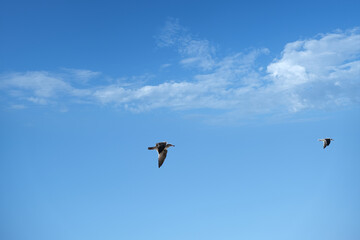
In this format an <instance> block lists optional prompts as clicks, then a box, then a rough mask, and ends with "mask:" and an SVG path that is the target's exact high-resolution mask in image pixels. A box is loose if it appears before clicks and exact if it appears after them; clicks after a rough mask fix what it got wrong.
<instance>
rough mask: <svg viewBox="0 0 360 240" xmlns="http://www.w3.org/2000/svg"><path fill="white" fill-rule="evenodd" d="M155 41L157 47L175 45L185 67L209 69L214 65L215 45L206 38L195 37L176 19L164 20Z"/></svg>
mask: <svg viewBox="0 0 360 240" xmlns="http://www.w3.org/2000/svg"><path fill="white" fill-rule="evenodd" d="M157 42H158V46H159V47H175V49H176V50H177V51H178V53H179V54H180V55H181V56H182V60H181V61H180V63H181V64H182V65H184V66H185V67H196V68H200V69H202V70H211V69H212V68H213V67H214V65H215V60H214V56H215V52H216V50H215V47H214V46H212V45H211V44H210V42H209V41H208V40H204V39H197V38H195V37H194V36H193V35H191V34H190V33H189V31H188V30H187V29H186V28H184V27H182V26H181V25H180V24H179V21H178V20H176V19H175V20H174V19H171V20H169V21H167V22H166V24H165V27H164V28H163V29H162V32H161V34H160V35H159V36H158V37H157Z"/></svg>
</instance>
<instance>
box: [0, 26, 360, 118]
mask: <svg viewBox="0 0 360 240" xmlns="http://www.w3.org/2000/svg"><path fill="white" fill-rule="evenodd" d="M157 44H158V46H159V47H169V48H173V49H174V50H175V51H176V52H177V53H178V54H179V56H180V61H179V62H178V67H179V69H180V70H179V71H187V69H188V68H191V70H192V71H191V72H192V73H193V74H192V75H191V76H189V79H188V80H187V81H166V80H165V81H163V83H161V84H157V85H151V84H147V85H146V84H142V85H140V86H138V85H136V86H134V85H132V84H131V81H130V80H129V82H127V83H124V82H123V81H122V83H121V84H120V83H119V82H116V81H112V82H111V83H109V84H105V85H96V86H95V85H91V84H88V81H89V80H90V79H101V78H102V77H104V76H103V74H101V73H99V72H93V71H91V70H78V69H63V72H60V73H59V72H58V73H54V72H46V71H37V72H34V71H33V72H22V73H10V74H2V75H0V91H2V92H4V93H6V94H7V96H9V98H10V99H13V101H14V100H17V101H18V102H17V103H16V106H22V107H18V108H17V109H22V108H23V106H24V105H26V102H29V103H33V104H42V105H49V104H50V105H51V104H54V103H56V102H58V101H64V100H66V102H71V101H73V102H82V101H86V102H88V103H93V104H104V105H112V106H116V107H119V108H124V109H128V110H130V111H135V112H142V111H149V110H152V109H158V108H168V109H171V110H174V111H180V110H196V109H215V110H221V111H222V112H223V113H226V114H229V113H233V114H238V115H245V116H246V115H249V114H255V115H256V114H271V113H279V112H280V113H288V112H298V111H305V110H310V109H326V108H337V107H341V106H347V105H354V104H359V103H360V31H359V29H351V30H348V31H337V32H333V33H327V34H319V35H317V36H315V37H313V38H309V39H305V40H298V41H295V42H290V43H288V44H286V46H285V47H284V49H283V51H282V53H281V54H278V55H279V56H280V57H279V58H278V59H274V60H273V61H272V62H270V63H269V64H268V65H265V66H259V63H258V62H257V60H258V59H259V57H260V56H261V55H264V54H268V53H269V50H268V49H265V48H264V49H255V50H252V51H248V52H246V53H241V52H240V53H234V54H231V55H228V56H225V57H219V55H218V54H217V49H216V48H215V47H214V46H213V45H212V44H211V43H210V42H209V41H208V40H204V39H199V38H197V37H194V36H193V35H192V34H191V33H190V32H189V31H188V30H187V29H185V28H184V27H182V26H181V25H180V24H179V23H178V21H176V20H173V21H169V22H167V24H166V25H165V27H164V28H163V31H162V32H161V34H160V35H159V36H158V37H157ZM165 65H166V66H169V64H164V66H165ZM194 72H195V73H194ZM143 76H148V75H147V74H144V75H143ZM151 76H152V77H153V78H156V76H153V75H151Z"/></svg>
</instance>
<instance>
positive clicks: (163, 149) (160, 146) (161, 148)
mask: <svg viewBox="0 0 360 240" xmlns="http://www.w3.org/2000/svg"><path fill="white" fill-rule="evenodd" d="M169 147H175V145H172V144H170V143H167V142H159V143H157V144H156V145H155V147H148V149H149V150H155V149H156V150H157V152H158V155H159V156H158V161H159V168H160V167H161V165H163V163H164V161H165V158H166V155H167V149H168V148H169Z"/></svg>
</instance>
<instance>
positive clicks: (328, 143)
mask: <svg viewBox="0 0 360 240" xmlns="http://www.w3.org/2000/svg"><path fill="white" fill-rule="evenodd" d="M319 141H323V142H324V148H326V147H327V146H329V145H330V142H331V141H334V139H332V138H324V139H319Z"/></svg>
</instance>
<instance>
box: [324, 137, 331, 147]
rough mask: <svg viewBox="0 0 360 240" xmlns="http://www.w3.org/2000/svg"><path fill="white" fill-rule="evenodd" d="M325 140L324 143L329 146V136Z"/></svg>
mask: <svg viewBox="0 0 360 240" xmlns="http://www.w3.org/2000/svg"><path fill="white" fill-rule="evenodd" d="M325 140H326V145H327V146H329V145H330V142H331V140H330V139H329V138H327V139H325Z"/></svg>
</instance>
